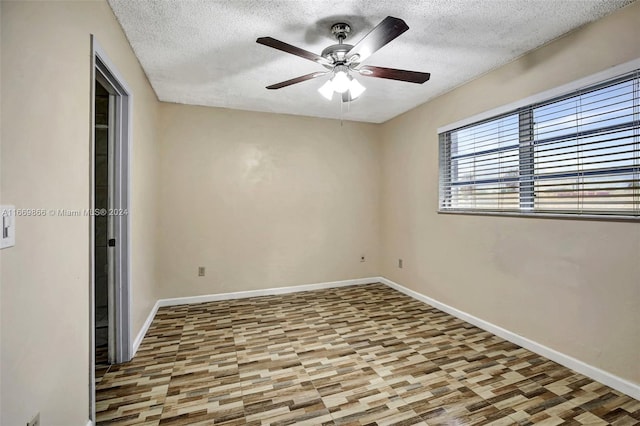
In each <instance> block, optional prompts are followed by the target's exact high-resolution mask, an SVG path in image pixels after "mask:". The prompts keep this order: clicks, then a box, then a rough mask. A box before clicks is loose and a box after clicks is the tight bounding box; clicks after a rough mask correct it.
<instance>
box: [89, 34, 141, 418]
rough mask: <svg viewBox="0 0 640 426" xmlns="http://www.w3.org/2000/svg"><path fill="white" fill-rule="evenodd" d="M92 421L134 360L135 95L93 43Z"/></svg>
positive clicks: (91, 223)
mask: <svg viewBox="0 0 640 426" xmlns="http://www.w3.org/2000/svg"><path fill="white" fill-rule="evenodd" d="M91 50H92V55H91V58H92V66H91V83H92V85H91V94H92V98H91V99H92V105H91V117H90V120H91V157H92V158H91V160H92V161H91V164H92V167H91V177H90V181H91V185H90V192H91V203H90V205H91V209H90V227H91V231H90V235H91V244H90V252H91V255H90V265H91V267H90V271H91V272H90V274H91V276H90V283H91V284H90V303H89V306H90V309H89V310H90V345H91V347H90V354H91V355H90V369H91V370H90V385H89V388H90V407H89V416H90V419H91V420H93V421H95V395H96V392H95V391H96V386H97V385H99V383H100V381H101V379H102V377H103V376H104V375H105V374H108V371H109V369H110V368H111V366H112V365H113V364H119V363H123V362H127V361H130V360H131V357H132V356H133V354H132V346H133V345H132V342H131V323H130V318H131V315H130V292H131V289H130V281H131V280H130V276H131V274H130V244H131V241H130V229H131V219H130V217H131V216H130V199H129V194H130V186H131V182H130V176H131V175H130V158H131V154H130V150H131V125H130V124H131V103H132V96H131V91H130V90H129V89H128V87H127V85H126V83H125V82H124V80H123V79H122V77H121V75H120V74H119V73H118V71H117V69H116V68H115V66H114V65H113V64H112V63H111V61H110V60H109V58H108V57H107V55H106V53H105V52H104V50H103V49H102V48H101V47H100V45H99V44H98V43H97V41H96V40H95V38H94V37H93V36H92V37H91Z"/></svg>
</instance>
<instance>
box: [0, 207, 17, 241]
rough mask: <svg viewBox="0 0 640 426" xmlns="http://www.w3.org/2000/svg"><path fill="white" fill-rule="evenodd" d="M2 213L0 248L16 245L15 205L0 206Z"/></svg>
mask: <svg viewBox="0 0 640 426" xmlns="http://www.w3.org/2000/svg"><path fill="white" fill-rule="evenodd" d="M0 214H2V217H1V218H0V219H2V223H0V225H2V227H1V228H0V249H3V248H7V247H13V246H15V245H16V216H15V214H16V207H15V206H9V205H4V206H0Z"/></svg>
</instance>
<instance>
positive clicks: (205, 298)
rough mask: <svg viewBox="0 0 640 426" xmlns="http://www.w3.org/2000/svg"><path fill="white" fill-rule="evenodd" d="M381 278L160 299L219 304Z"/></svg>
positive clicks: (164, 303)
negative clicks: (224, 301) (220, 302)
mask: <svg viewBox="0 0 640 426" xmlns="http://www.w3.org/2000/svg"><path fill="white" fill-rule="evenodd" d="M379 282H380V278H379V277H370V278H357V279H353V280H343V281H331V282H326V283H317V284H304V285H296V286H291V287H277V288H267V289H264V290H249V291H237V292H234V293H220V294H205V295H202V296H190V297H176V298H174V299H160V300H158V303H159V304H160V306H175V305H187V304H191V303H204V302H218V301H220V300H231V299H245V298H247V297H258V296H273V295H277V294H288V293H298V292H301V291H311V290H321V289H324V288H335V287H346V286H349V285H358V284H372V283H379Z"/></svg>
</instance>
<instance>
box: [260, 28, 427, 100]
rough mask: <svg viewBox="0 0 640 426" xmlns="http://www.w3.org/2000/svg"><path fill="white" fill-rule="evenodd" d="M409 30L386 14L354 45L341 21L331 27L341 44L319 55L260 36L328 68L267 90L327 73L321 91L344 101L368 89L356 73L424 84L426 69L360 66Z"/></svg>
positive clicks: (269, 42) (270, 44)
mask: <svg viewBox="0 0 640 426" xmlns="http://www.w3.org/2000/svg"><path fill="white" fill-rule="evenodd" d="M408 29H409V26H408V25H407V24H406V23H405V22H404V21H403V20H402V19H399V18H394V17H393V16H387V17H386V18H384V19H383V20H382V22H380V23H379V24H378V25H377V26H376V27H375V28H374V29H372V30H371V31H370V32H369V33H368V34H367V35H366V36H364V38H363V39H362V40H360V41H359V42H358V43H356V44H355V45H350V44H346V43H343V41H344V40H345V39H346V38H347V36H348V35H349V33H350V32H351V27H350V26H349V24H345V23H343V22H339V23H336V24H333V25H332V26H331V33H332V34H333V35H334V37H335V38H336V39H337V40H338V44H333V45H331V46H329V47H327V48H326V49H324V50H323V51H322V53H321V54H320V55H316V54H315V53H312V52H309V51H307V50H304V49H300V48H299V47H295V46H292V45H290V44H287V43H285V42H282V41H280V40H276V39H274V38H272V37H260V38H258V39H257V40H256V42H257V43H259V44H263V45H265V46H269V47H273V48H274V49H278V50H282V51H283V52H287V53H291V54H292V55H296V56H300V57H301V58H304V59H308V60H310V61H314V62H316V63H318V64H320V65H322V66H323V67H325V68H326V69H327V71H321V72H313V73H311V74H306V75H302V76H300V77H296V78H292V79H291V80H286V81H283V82H280V83H276V84H272V85H271V86H267V89H281V88H283V87H287V86H291V85H292V84H296V83H301V82H303V81H307V80H311V79H314V78H318V77H322V76H325V75H327V74H330V75H332V77H331V79H329V80H328V81H327V82H326V83H325V84H324V85H323V86H322V87H320V89H318V91H319V92H320V94H322V96H324V97H325V98H327V99H328V100H331V99H332V98H333V93H334V92H336V93H339V94H340V95H341V96H342V102H349V101H352V100H354V99H356V98H357V97H358V96H360V95H361V94H362V93H363V92H364V91H365V90H366V89H365V87H364V86H363V85H362V84H360V83H359V82H358V81H357V80H356V79H355V78H353V76H352V75H351V74H352V73H353V74H356V73H357V74H360V75H363V76H366V77H378V78H386V79H390V80H399V81H406V82H409V83H418V84H422V83H424V82H425V81H427V80H429V77H430V76H431V74H429V73H427V72H418V71H407V70H399V69H395V68H383V67H376V66H371V65H361V64H362V62H364V61H365V60H366V59H367V58H369V56H371V55H372V54H373V53H375V52H376V51H377V50H379V49H380V48H381V47H383V46H385V45H386V44H387V43H389V42H390V41H392V40H393V39H395V38H396V37H398V36H399V35H400V34H402V33H404V32H405V31H407V30H408Z"/></svg>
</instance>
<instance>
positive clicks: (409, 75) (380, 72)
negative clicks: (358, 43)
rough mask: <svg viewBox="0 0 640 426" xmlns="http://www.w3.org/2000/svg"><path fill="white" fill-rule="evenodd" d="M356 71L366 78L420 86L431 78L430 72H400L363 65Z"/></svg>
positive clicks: (393, 69)
mask: <svg viewBox="0 0 640 426" xmlns="http://www.w3.org/2000/svg"><path fill="white" fill-rule="evenodd" d="M356 71H358V72H359V73H360V74H361V75H364V76H366V77H378V78H388V79H390V80H399V81H406V82H409V83H418V84H422V83H424V82H425V81H428V80H429V77H431V74H430V73H428V72H418V71H407V70H398V69H395V68H384V67H374V66H369V65H363V66H361V67H360V68H359V69H357V70H356Z"/></svg>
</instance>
